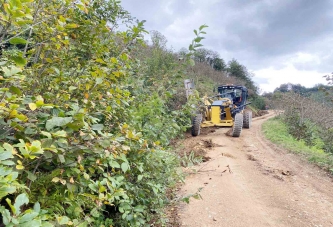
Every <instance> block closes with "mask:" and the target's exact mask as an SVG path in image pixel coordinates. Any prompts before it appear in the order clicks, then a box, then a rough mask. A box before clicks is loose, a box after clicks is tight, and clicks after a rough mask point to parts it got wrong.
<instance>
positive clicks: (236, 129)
mask: <svg viewBox="0 0 333 227" xmlns="http://www.w3.org/2000/svg"><path fill="white" fill-rule="evenodd" d="M242 128H243V114H241V113H237V114H236V115H235V119H234V126H232V132H231V135H232V137H239V136H240V134H241V132H242Z"/></svg>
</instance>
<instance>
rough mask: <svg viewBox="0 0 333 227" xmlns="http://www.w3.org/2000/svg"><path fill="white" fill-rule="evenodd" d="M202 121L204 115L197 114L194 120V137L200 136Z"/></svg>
mask: <svg viewBox="0 0 333 227" xmlns="http://www.w3.org/2000/svg"><path fill="white" fill-rule="evenodd" d="M201 121H202V114H197V115H195V116H194V117H193V118H192V130H191V131H192V136H198V135H200V125H201Z"/></svg>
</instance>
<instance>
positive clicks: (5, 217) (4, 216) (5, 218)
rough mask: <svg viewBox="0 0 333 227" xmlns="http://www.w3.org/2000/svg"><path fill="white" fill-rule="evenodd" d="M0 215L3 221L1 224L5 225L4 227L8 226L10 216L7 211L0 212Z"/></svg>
mask: <svg viewBox="0 0 333 227" xmlns="http://www.w3.org/2000/svg"><path fill="white" fill-rule="evenodd" d="M0 198H1V197H0ZM1 208H2V207H1ZM1 214H2V221H3V224H5V226H7V225H9V223H10V222H11V220H12V216H11V215H10V212H9V210H7V209H4V210H1Z"/></svg>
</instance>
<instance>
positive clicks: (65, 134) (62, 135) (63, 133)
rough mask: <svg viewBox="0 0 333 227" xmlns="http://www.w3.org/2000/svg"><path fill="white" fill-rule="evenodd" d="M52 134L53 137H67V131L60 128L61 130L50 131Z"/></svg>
mask: <svg viewBox="0 0 333 227" xmlns="http://www.w3.org/2000/svg"><path fill="white" fill-rule="evenodd" d="M52 135H53V136H54V137H63V138H66V137H67V132H65V131H64V130H61V131H57V132H55V133H52Z"/></svg>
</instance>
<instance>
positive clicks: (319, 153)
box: [262, 117, 333, 173]
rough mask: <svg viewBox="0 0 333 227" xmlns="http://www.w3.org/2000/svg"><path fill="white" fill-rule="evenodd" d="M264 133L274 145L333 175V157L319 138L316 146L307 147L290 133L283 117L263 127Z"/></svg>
mask: <svg viewBox="0 0 333 227" xmlns="http://www.w3.org/2000/svg"><path fill="white" fill-rule="evenodd" d="M262 129H263V133H264V135H265V136H266V138H267V139H269V140H270V141H271V142H273V143H274V144H277V145H278V146H279V147H282V148H284V149H286V150H288V151H290V152H293V153H297V154H300V155H301V156H303V157H305V158H306V159H307V160H308V161H309V162H312V163H314V164H315V165H318V166H320V167H322V168H324V169H326V170H328V171H330V172H331V173H333V155H332V154H330V153H327V152H325V151H324V149H323V148H322V147H323V145H324V143H323V141H322V140H320V138H317V141H316V144H314V145H313V146H309V145H307V143H306V142H305V141H304V140H297V139H296V138H294V137H293V136H292V135H291V134H290V133H289V131H288V126H287V125H286V123H285V122H284V121H283V119H282V117H275V118H272V119H269V120H268V121H266V122H265V123H264V124H263V126H262Z"/></svg>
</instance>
